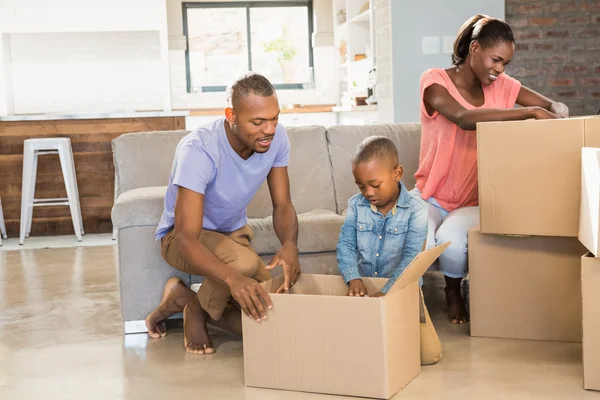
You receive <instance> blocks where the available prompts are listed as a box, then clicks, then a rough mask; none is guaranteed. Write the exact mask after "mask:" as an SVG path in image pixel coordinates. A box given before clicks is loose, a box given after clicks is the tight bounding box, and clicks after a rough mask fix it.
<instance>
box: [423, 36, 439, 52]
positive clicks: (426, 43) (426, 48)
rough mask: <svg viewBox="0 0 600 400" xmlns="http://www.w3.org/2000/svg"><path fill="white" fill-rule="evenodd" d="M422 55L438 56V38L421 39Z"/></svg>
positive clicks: (426, 37) (425, 37)
mask: <svg viewBox="0 0 600 400" xmlns="http://www.w3.org/2000/svg"><path fill="white" fill-rule="evenodd" d="M423 54H440V37H439V36H424V37H423Z"/></svg>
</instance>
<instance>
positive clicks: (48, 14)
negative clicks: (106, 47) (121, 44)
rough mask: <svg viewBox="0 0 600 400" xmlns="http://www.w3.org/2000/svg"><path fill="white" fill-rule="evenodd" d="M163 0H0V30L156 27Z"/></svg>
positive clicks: (98, 29)
mask: <svg viewBox="0 0 600 400" xmlns="http://www.w3.org/2000/svg"><path fill="white" fill-rule="evenodd" d="M164 8H165V0H101V1H98V0H1V1H0V33H1V32H8V33H11V32H12V33H32V32H94V31H130V30H157V29H159V28H160V27H161V26H162V24H163V20H164V18H165V13H164Z"/></svg>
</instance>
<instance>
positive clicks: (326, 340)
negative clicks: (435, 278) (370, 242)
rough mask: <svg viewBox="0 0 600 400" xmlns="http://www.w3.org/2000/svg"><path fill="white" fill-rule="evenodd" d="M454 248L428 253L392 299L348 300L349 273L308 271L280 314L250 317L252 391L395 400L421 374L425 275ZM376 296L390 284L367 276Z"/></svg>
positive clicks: (274, 283) (280, 304) (247, 340)
mask: <svg viewBox="0 0 600 400" xmlns="http://www.w3.org/2000/svg"><path fill="white" fill-rule="evenodd" d="M447 246H448V244H444V245H441V246H438V247H435V248H433V249H430V250H427V251H424V252H422V253H420V254H419V255H418V256H417V257H416V258H415V259H414V260H413V262H412V263H411V264H410V265H409V266H408V267H407V268H406V270H405V271H404V273H403V274H402V275H401V276H400V278H398V280H397V281H396V283H395V284H394V286H393V287H392V288H391V289H390V291H389V292H388V294H387V295H386V296H384V297H380V298H374V297H371V298H369V297H347V296H345V294H346V292H347V290H348V289H347V287H346V284H345V283H344V280H343V278H342V277H341V276H337V275H336V276H334V275H308V274H303V275H302V276H301V278H300V279H299V280H298V282H296V284H295V285H294V286H293V288H292V289H290V294H274V292H275V291H276V290H277V288H279V287H280V286H281V284H282V283H283V277H277V278H275V279H273V280H271V281H268V282H265V283H263V287H264V288H265V289H266V290H267V291H268V292H269V293H270V296H271V299H272V301H273V310H272V311H271V312H270V313H269V318H268V320H266V321H264V322H262V323H257V322H256V321H254V320H253V319H251V318H248V317H245V316H244V317H243V318H242V326H243V338H244V339H243V341H244V375H245V384H246V386H254V387H263V388H271V389H285V390H294V391H302V392H316V393H329V394H340V395H348V396H360V397H372V398H383V399H388V398H390V397H391V396H393V395H394V394H395V393H396V392H398V391H399V390H400V389H402V388H403V387H405V386H406V385H407V384H408V383H409V382H410V381H412V380H413V379H414V378H415V377H416V376H417V375H419V373H420V372H421V361H420V344H419V340H420V339H419V283H418V281H419V278H420V277H421V275H423V274H424V273H425V271H426V270H427V268H428V267H429V266H430V265H431V264H432V263H433V262H434V261H435V260H436V259H437V257H438V256H439V255H440V254H441V253H442V252H443V251H444V249H445V248H446V247H447ZM363 282H365V285H366V286H367V289H368V292H369V294H370V295H371V294H374V293H377V292H378V291H379V290H380V289H381V288H382V287H383V286H384V285H385V283H386V282H387V279H381V278H364V279H363Z"/></svg>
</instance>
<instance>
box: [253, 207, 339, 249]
mask: <svg viewBox="0 0 600 400" xmlns="http://www.w3.org/2000/svg"><path fill="white" fill-rule="evenodd" d="M343 223H344V217H342V216H340V215H337V214H336V213H334V212H333V211H328V210H314V211H310V212H307V213H303V214H299V215H298V248H299V249H300V252H301V253H318V252H325V251H335V248H336V246H337V241H338V237H339V236H340V228H341V226H342V224H343ZM248 224H249V225H250V226H251V227H252V229H253V230H254V239H253V240H252V247H254V249H255V250H256V252H257V253H258V254H260V255H263V254H275V253H276V252H277V251H279V249H280V248H281V243H280V242H279V239H278V238H277V235H276V234H275V228H274V227H273V218H272V217H267V218H260V219H259V218H251V219H249V220H248Z"/></svg>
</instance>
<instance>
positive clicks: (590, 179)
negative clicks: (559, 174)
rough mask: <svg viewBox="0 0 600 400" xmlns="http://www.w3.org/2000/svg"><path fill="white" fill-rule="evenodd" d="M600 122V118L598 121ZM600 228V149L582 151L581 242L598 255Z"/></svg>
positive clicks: (585, 148)
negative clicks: (599, 230)
mask: <svg viewBox="0 0 600 400" xmlns="http://www.w3.org/2000/svg"><path fill="white" fill-rule="evenodd" d="M598 120H599V121H600V118H599V119H598ZM599 226H600V149H596V148H589V147H584V148H583V149H581V204H580V207H579V236H578V238H579V241H580V242H581V243H583V245H584V246H585V247H587V248H588V250H589V251H591V252H592V253H593V254H594V255H598V244H599V239H600V238H599V232H598V229H599Z"/></svg>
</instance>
